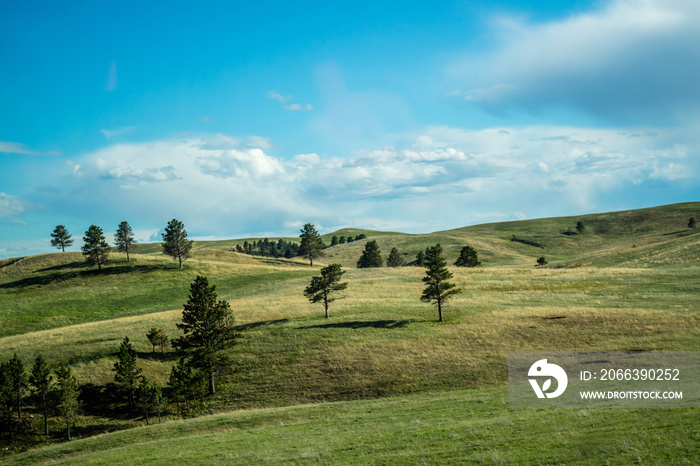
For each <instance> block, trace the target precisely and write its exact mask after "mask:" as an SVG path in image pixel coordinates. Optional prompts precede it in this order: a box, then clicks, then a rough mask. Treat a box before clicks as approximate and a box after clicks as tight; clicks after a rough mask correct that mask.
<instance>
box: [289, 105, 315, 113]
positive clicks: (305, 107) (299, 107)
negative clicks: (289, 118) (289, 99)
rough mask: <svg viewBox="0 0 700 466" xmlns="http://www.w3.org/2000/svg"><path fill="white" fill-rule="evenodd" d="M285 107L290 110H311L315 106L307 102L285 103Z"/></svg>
mask: <svg viewBox="0 0 700 466" xmlns="http://www.w3.org/2000/svg"><path fill="white" fill-rule="evenodd" d="M284 109H285V110H289V111H290V112H310V111H311V110H313V109H314V108H313V106H311V104H306V105H301V104H291V105H285V106H284Z"/></svg>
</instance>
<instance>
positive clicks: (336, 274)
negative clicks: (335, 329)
mask: <svg viewBox="0 0 700 466" xmlns="http://www.w3.org/2000/svg"><path fill="white" fill-rule="evenodd" d="M344 273H345V272H344V271H343V270H341V266H340V264H331V265H329V266H328V267H324V268H322V269H321V275H320V276H316V277H312V278H311V283H310V284H309V286H307V287H306V289H305V290H304V296H306V297H307V298H309V301H311V302H312V303H317V302H319V301H323V307H324V308H325V310H326V319H327V318H328V305H329V304H330V303H332V302H333V301H335V300H336V299H338V298H337V297H334V296H332V294H333V293H335V292H336V291H342V290H344V289H346V288H347V287H348V283H347V282H344V283H341V282H340V277H341V276H342V275H343V274H344Z"/></svg>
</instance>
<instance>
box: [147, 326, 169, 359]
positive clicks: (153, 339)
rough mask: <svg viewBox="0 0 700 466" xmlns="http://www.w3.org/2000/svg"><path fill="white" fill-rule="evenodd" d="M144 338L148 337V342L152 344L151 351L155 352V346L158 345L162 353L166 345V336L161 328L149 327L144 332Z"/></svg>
mask: <svg viewBox="0 0 700 466" xmlns="http://www.w3.org/2000/svg"><path fill="white" fill-rule="evenodd" d="M146 338H148V342H149V343H150V344H151V346H153V351H152V352H153V353H155V352H156V346H160V352H161V353H163V351H165V347H166V346H168V336H167V335H166V334H165V330H163V329H162V328H155V327H153V328H151V329H150V330H149V331H148V333H147V334H146Z"/></svg>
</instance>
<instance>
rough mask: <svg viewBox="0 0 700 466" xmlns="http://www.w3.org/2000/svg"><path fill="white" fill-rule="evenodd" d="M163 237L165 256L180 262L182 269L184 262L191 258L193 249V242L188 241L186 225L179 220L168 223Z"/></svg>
mask: <svg viewBox="0 0 700 466" xmlns="http://www.w3.org/2000/svg"><path fill="white" fill-rule="evenodd" d="M161 236H162V237H163V254H167V255H169V256H170V257H172V258H173V259H175V260H177V261H179V263H180V268H182V262H183V261H184V260H186V259H187V258H188V257H189V256H190V250H191V249H192V240H191V239H187V230H185V225H184V224H183V223H182V222H181V221H179V220H177V219H172V220H170V221H169V222H168V226H166V227H165V233H162V235H161Z"/></svg>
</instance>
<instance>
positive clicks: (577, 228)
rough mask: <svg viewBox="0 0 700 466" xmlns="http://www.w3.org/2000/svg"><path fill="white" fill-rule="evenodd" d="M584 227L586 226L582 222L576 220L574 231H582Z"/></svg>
mask: <svg viewBox="0 0 700 466" xmlns="http://www.w3.org/2000/svg"><path fill="white" fill-rule="evenodd" d="M585 229H586V226H585V225H584V224H583V222H576V231H578V232H579V233H583V231H584V230H585Z"/></svg>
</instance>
